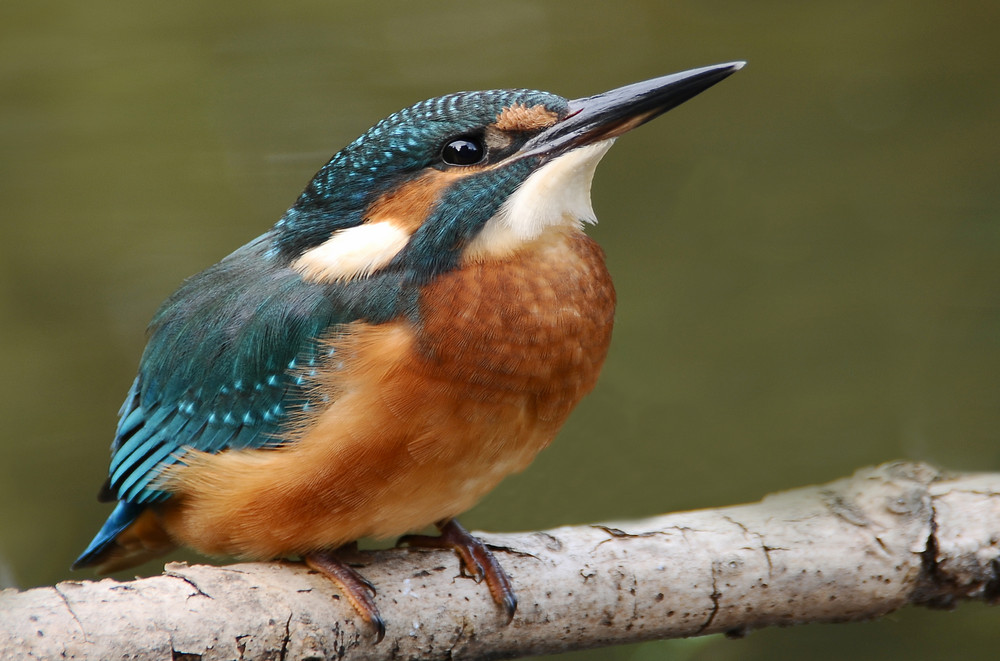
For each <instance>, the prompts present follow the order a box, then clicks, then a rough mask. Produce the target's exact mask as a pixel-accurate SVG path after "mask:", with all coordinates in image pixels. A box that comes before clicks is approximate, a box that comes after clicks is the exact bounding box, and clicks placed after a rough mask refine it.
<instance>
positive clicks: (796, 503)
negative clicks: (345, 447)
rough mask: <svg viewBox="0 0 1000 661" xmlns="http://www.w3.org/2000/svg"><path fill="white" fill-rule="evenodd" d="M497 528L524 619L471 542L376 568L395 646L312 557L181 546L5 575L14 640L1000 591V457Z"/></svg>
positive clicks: (860, 605) (265, 638)
mask: <svg viewBox="0 0 1000 661" xmlns="http://www.w3.org/2000/svg"><path fill="white" fill-rule="evenodd" d="M480 536H481V537H482V538H483V539H484V540H485V541H487V543H488V544H489V545H490V546H491V547H492V548H494V550H495V552H496V553H497V556H498V558H499V560H500V562H501V563H502V564H503V565H504V567H505V568H506V569H507V571H508V572H509V574H510V575H511V577H512V579H513V582H514V587H515V589H516V590H517V592H518V596H519V600H520V601H519V603H520V605H519V607H518V611H517V615H516V616H515V618H514V620H513V622H511V623H510V625H507V626H505V625H504V617H503V614H502V613H501V612H500V611H499V609H498V608H497V607H496V606H495V605H494V603H493V601H492V600H491V599H490V596H489V594H488V592H487V590H486V587H485V586H484V585H479V584H476V583H475V582H474V581H472V580H470V579H467V578H465V577H463V576H462V575H461V572H460V571H459V568H458V562H457V560H456V558H455V556H454V555H453V554H451V553H448V552H443V551H412V550H405V549H394V550H389V551H380V552H375V553H370V554H366V555H367V556H368V561H369V562H368V564H367V565H365V567H364V569H363V573H364V574H365V576H366V577H367V578H369V579H370V580H371V581H372V582H373V583H374V584H375V585H376V586H378V588H379V593H378V596H377V597H376V602H377V603H378V606H379V608H380V609H381V611H382V614H383V616H384V617H385V619H386V622H387V624H388V632H387V634H386V638H385V640H383V641H382V642H381V643H380V644H378V645H374V644H373V637H372V632H370V631H368V630H367V629H366V628H365V626H364V624H363V623H361V622H359V621H358V619H357V617H356V616H355V614H354V612H353V611H352V610H351V608H350V606H349V605H348V604H347V603H346V601H345V600H343V599H341V598H340V596H339V595H338V594H337V592H336V590H335V589H334V588H333V586H332V585H331V584H330V583H329V582H328V581H326V579H324V578H323V577H321V576H319V575H317V574H315V573H313V572H310V571H309V570H308V569H306V568H305V567H304V566H303V565H300V564H296V563H291V562H275V563H246V564H236V565H229V566H226V567H208V566H202V565H196V566H188V565H186V564H183V563H172V564H169V565H167V567H166V570H165V572H164V574H163V575H161V576H154V577H150V578H144V579H138V580H135V581H130V582H126V583H120V582H117V581H113V580H111V579H105V580H102V581H99V582H93V581H66V582H63V583H60V584H59V585H57V586H55V587H44V588H36V589H33V590H27V591H24V592H18V591H16V590H5V591H3V592H2V593H0V657H3V658H8V657H10V658H33V659H55V658H74V659H104V660H109V659H125V658H137V657H141V658H144V659H204V660H206V661H207V660H210V659H247V660H250V659H282V660H284V659H288V660H291V659H325V658H337V659H340V658H344V659H361V658H364V659H378V658H385V659H418V658H419V659H450V658H452V657H458V658H490V657H510V656H524V655H529V654H541V653H547V652H558V651H566V650H571V649H582V648H588V647H597V646H601V645H614V644H618V643H626V642H637V641H642V640H651V639H656V638H678V637H686V636H696V635H702V634H709V633H717V632H726V633H729V634H731V635H741V634H743V633H745V632H746V631H748V630H750V629H754V628H760V627H765V626H770V625H775V624H779V625H788V624H796V623H804V622H840V621H849V620H863V619H871V618H875V617H879V616H881V615H884V614H886V613H889V612H891V611H893V610H896V609H898V608H900V607H901V606H903V605H906V604H919V605H925V606H931V607H952V606H954V605H955V604H956V603H957V602H958V601H960V600H964V599H978V600H983V601H986V602H988V603H991V604H996V603H997V602H998V601H1000V474H964V475H954V474H947V473H943V472H941V471H938V470H937V469H934V468H932V467H930V466H927V465H923V464H911V463H894V464H885V465H883V466H879V467H875V468H866V469H862V470H860V471H858V472H857V473H855V475H853V476H852V477H850V478H846V479H843V480H839V481H837V482H833V483H831V484H828V485H823V486H820V487H809V488H804V489H797V490H794V491H788V492H783V493H778V494H773V495H770V496H767V497H766V498H764V499H763V500H762V501H760V502H759V503H754V504H750V505H740V506H736V507H727V508H721V509H714V510H700V511H694V512H682V513H677V514H669V515H665V516H660V517H655V518H651V519H646V520H642V521H633V522H628V523H613V524H606V525H599V526H598V525H595V526H577V527H566V528H557V529H553V530H548V531H543V532H533V533H522V534H504V535H498V534H486V535H480Z"/></svg>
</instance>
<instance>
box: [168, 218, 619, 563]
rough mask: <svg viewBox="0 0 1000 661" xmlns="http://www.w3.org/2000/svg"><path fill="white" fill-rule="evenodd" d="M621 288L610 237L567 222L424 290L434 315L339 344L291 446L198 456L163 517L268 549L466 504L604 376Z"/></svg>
mask: <svg viewBox="0 0 1000 661" xmlns="http://www.w3.org/2000/svg"><path fill="white" fill-rule="evenodd" d="M614 305H615V294H614V289H613V288H612V285H611V280H610V277H609V275H608V273H607V270H606V269H605V267H604V258H603V253H602V252H601V249H600V248H599V247H598V246H597V245H596V244H595V243H594V242H593V241H591V240H590V239H589V238H587V237H586V236H585V235H584V234H583V233H582V232H580V231H576V230H559V231H555V232H552V233H550V234H549V235H547V236H546V237H545V238H543V239H540V240H539V241H536V242H535V243H534V244H533V245H532V246H531V249H529V250H523V251H521V252H519V253H517V254H515V255H513V256H512V257H511V258H509V259H507V260H506V261H503V262H484V263H469V264H466V265H465V266H463V268H461V269H460V270H457V271H454V272H450V273H448V274H445V275H444V276H442V277H440V278H438V279H437V280H435V281H434V282H433V283H432V284H431V285H429V286H427V287H426V288H425V290H424V291H423V292H422V296H421V301H420V322H419V323H413V322H411V321H397V322H393V323H389V324H381V325H378V326H372V325H365V324H356V325H354V326H352V327H351V328H350V329H348V330H347V331H346V332H342V333H339V334H338V335H337V336H335V337H330V338H327V339H326V341H327V342H329V343H331V344H332V345H333V347H332V348H334V349H335V351H334V356H333V358H331V360H336V361H337V363H336V364H331V365H329V366H328V367H329V369H328V370H325V371H323V372H322V376H321V377H319V379H318V380H317V382H316V384H315V386H316V387H317V388H319V389H321V390H322V391H324V392H325V393H327V394H328V395H330V400H331V401H332V402H333V403H332V404H331V405H330V406H329V407H327V408H326V409H324V410H322V411H320V412H318V413H315V414H313V415H311V416H309V417H304V418H303V419H302V420H301V424H300V426H299V429H298V430H297V431H296V433H295V434H294V436H295V438H294V439H293V440H294V442H291V443H289V444H288V445H287V446H286V447H285V448H283V449H280V450H247V451H235V452H234V451H230V452H225V453H221V454H218V455H198V456H196V457H193V458H192V459H191V461H190V462H189V465H188V467H186V468H184V469H182V470H178V471H176V472H174V473H173V474H172V475H171V476H170V477H169V479H170V481H171V484H170V487H171V488H172V489H174V490H175V491H176V493H177V494H178V497H177V498H175V499H172V500H171V501H168V503H174V504H173V505H169V506H168V507H166V508H165V509H164V512H163V518H164V524H165V526H166V528H167V529H168V531H169V532H170V534H171V535H172V536H174V537H175V538H176V539H178V540H179V541H181V542H183V543H185V544H188V545H189V546H192V547H194V548H197V549H200V550H202V551H204V552H209V553H226V554H231V555H240V556H246V557H256V558H268V557H274V556H279V555H285V554H292V553H305V552H308V551H312V550H316V549H320V548H329V547H333V546H338V545H341V544H344V543H346V542H349V541H352V540H355V539H357V538H359V537H364V536H376V537H387V536H393V535H398V534H402V533H404V532H407V531H410V530H414V529H418V528H421V527H423V526H426V525H428V524H430V523H432V522H434V521H437V520H440V519H445V518H448V517H451V516H455V515H457V514H459V513H461V512H463V511H465V510H466V509H468V508H469V507H471V506H472V505H473V504H475V503H476V501H478V500H479V499H480V498H481V497H482V496H483V495H484V494H485V493H486V492H488V491H489V490H490V489H492V488H493V487H494V486H496V484H497V483H498V482H499V481H500V480H501V479H502V478H503V477H504V476H506V475H508V474H510V473H511V472H515V471H519V470H522V469H523V468H524V467H526V466H527V465H528V463H530V462H531V460H532V459H533V458H534V456H535V455H536V454H537V453H538V451H539V450H541V449H542V448H543V447H545V446H546V445H547V444H548V443H549V442H550V441H551V440H552V438H553V437H554V436H555V434H556V432H557V431H558V430H559V428H560V427H561V426H562V424H563V422H565V420H566V417H567V416H568V415H569V413H570V411H571V410H572V408H573V407H574V406H575V405H576V404H577V402H579V400H580V398H581V397H583V395H584V394H586V393H587V392H588V391H590V389H591V388H593V386H594V383H595V382H596V380H597V375H598V372H599V371H600V368H601V364H602V363H603V361H604V357H605V355H606V353H607V349H608V343H609V341H610V336H611V326H612V320H613V315H614Z"/></svg>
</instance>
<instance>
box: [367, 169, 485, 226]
mask: <svg viewBox="0 0 1000 661" xmlns="http://www.w3.org/2000/svg"><path fill="white" fill-rule="evenodd" d="M467 174H471V172H469V171H454V170H452V171H448V172H442V171H440V170H433V169H431V170H428V171H427V172H426V173H424V174H422V175H420V176H419V177H417V178H416V179H413V180H411V181H408V182H406V183H404V184H403V185H401V186H400V187H398V188H396V189H393V190H391V191H389V192H388V193H386V194H385V195H383V196H382V197H380V198H379V199H377V200H375V202H374V203H373V204H372V205H371V206H370V207H369V208H368V213H367V215H366V217H365V222H368V223H377V222H381V221H386V220H387V221H391V222H392V223H393V224H394V225H396V226H398V227H400V228H402V229H404V230H406V231H408V232H410V233H411V234H412V233H413V232H415V231H416V230H417V228H419V227H420V226H421V225H422V224H423V223H424V221H425V220H427V217H428V216H429V215H430V214H431V210H432V209H433V208H434V205H435V204H437V201H438V200H439V199H440V198H441V194H442V193H444V191H445V190H447V189H448V188H450V187H451V186H452V184H454V183H455V181H457V180H458V179H459V178H460V177H462V176H465V175H467Z"/></svg>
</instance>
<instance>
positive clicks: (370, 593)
mask: <svg viewBox="0 0 1000 661" xmlns="http://www.w3.org/2000/svg"><path fill="white" fill-rule="evenodd" d="M356 551H357V547H356V546H354V545H349V546H346V547H342V548H340V549H335V550H333V551H318V552H316V553H309V554H308V555H306V556H304V557H303V558H302V559H303V560H304V561H305V563H306V564H307V565H308V566H309V567H311V568H312V569H315V570H316V571H318V572H319V573H321V574H323V575H324V576H326V577H327V578H328V579H330V580H331V581H333V582H334V583H335V584H336V585H337V587H339V588H340V591H341V592H342V593H343V595H344V596H345V597H346V598H347V601H348V602H349V603H350V604H351V606H353V607H354V610H355V611H357V613H358V615H360V616H361V619H363V620H364V621H365V622H367V623H368V624H369V625H371V627H372V628H373V629H375V636H376V637H375V642H376V643H379V642H381V641H382V639H383V638H384V637H385V621H384V620H383V619H382V615H381V614H380V613H379V612H378V606H376V605H375V599H374V598H373V597H374V596H375V586H374V585H372V584H371V583H370V582H369V581H368V579H366V578H365V577H364V576H362V575H361V574H359V573H358V572H357V571H355V570H354V569H353V568H352V567H350V566H349V565H348V564H347V562H346V561H345V559H344V558H343V557H342V556H343V555H345V554H348V555H349V554H351V553H355V552H356Z"/></svg>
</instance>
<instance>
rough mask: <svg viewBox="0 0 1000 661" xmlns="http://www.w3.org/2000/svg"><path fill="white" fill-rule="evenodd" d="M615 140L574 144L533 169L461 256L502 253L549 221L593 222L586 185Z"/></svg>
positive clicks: (537, 232) (567, 223) (536, 233)
mask: <svg viewBox="0 0 1000 661" xmlns="http://www.w3.org/2000/svg"><path fill="white" fill-rule="evenodd" d="M614 141H615V140H614V138H611V139H609V140H602V141H601V142H595V143H594V144H592V145H587V146H585V147H578V148H576V149H574V150H572V151H569V152H567V153H565V154H563V155H562V156H559V157H558V158H556V159H555V160H553V161H550V162H549V163H546V164H545V165H543V166H542V167H540V168H539V169H538V170H536V171H535V172H533V173H532V174H531V175H530V176H529V177H528V178H527V179H525V180H524V183H522V184H521V186H520V187H519V188H518V189H517V190H516V191H514V194H513V195H511V196H510V197H509V198H507V200H506V201H505V202H504V203H503V204H502V205H501V206H500V209H499V210H498V211H497V212H496V214H494V216H493V217H492V218H490V219H489V220H488V221H486V224H485V225H484V226H483V229H482V231H480V232H479V234H478V235H477V236H476V238H475V239H473V240H472V242H471V243H470V244H469V246H468V248H466V250H465V256H466V257H467V258H470V259H473V260H475V259H483V258H488V257H500V256H504V255H507V254H510V253H511V252H513V251H514V250H516V249H517V248H518V247H519V246H521V245H523V244H524V243H527V242H529V241H532V240H534V239H537V238H538V237H539V236H541V235H542V233H543V232H545V230H546V229H548V228H549V227H557V226H564V227H565V226H570V227H580V226H581V225H582V224H583V223H596V222H597V217H596V216H595V215H594V207H593V206H592V205H591V202H590V185H591V183H592V182H593V180H594V171H595V169H596V168H597V164H598V163H599V162H600V160H601V158H603V157H604V154H606V153H607V151H608V149H610V148H611V145H612V144H614Z"/></svg>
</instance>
